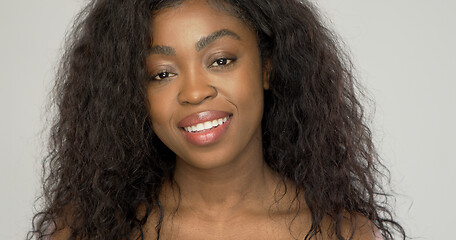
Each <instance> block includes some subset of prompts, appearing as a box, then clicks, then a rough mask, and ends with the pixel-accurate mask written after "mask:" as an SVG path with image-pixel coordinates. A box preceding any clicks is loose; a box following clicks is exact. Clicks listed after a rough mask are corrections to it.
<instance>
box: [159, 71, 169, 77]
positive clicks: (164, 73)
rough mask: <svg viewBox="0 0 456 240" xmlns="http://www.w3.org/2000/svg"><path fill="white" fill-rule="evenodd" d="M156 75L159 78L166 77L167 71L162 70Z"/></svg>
mask: <svg viewBox="0 0 456 240" xmlns="http://www.w3.org/2000/svg"><path fill="white" fill-rule="evenodd" d="M158 76H159V77H160V78H167V77H168V73H167V72H163V73H160V74H158Z"/></svg>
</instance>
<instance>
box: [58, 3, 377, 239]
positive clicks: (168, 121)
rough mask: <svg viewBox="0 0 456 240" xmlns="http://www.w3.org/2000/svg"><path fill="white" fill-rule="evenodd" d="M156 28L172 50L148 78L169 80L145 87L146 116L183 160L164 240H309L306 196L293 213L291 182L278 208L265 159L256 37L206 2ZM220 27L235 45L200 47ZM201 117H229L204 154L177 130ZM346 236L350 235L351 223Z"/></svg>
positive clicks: (161, 20) (173, 12) (364, 230)
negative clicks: (218, 112) (223, 130)
mask: <svg viewBox="0 0 456 240" xmlns="http://www.w3.org/2000/svg"><path fill="white" fill-rule="evenodd" d="M152 29H153V33H152V36H151V37H152V47H156V46H160V47H161V49H162V50H163V49H166V50H168V52H166V51H165V52H164V51H151V53H150V55H149V56H148V57H147V70H148V72H149V74H150V75H151V76H156V74H158V73H160V72H169V73H170V75H169V76H170V77H169V78H166V79H164V80H159V81H155V80H152V81H151V82H150V83H149V85H148V89H147V96H148V100H149V103H150V105H149V110H150V115H151V120H152V125H153V129H154V131H155V133H156V134H157V135H158V137H159V138H160V139H161V140H162V141H163V142H164V143H165V144H166V145H167V146H168V147H169V148H170V149H171V150H172V151H173V152H174V153H176V155H177V158H176V170H175V174H174V178H175V181H176V182H177V183H178V185H179V187H180V191H181V202H180V203H179V206H178V200H177V199H178V192H177V189H176V187H173V185H171V184H169V183H168V184H165V185H164V187H163V191H162V193H161V194H160V199H161V201H162V204H163V207H164V209H165V218H164V221H163V223H162V229H161V234H160V239H165V240H168V239H184V240H192V239H195V240H201V239H205V240H224V239H226V240H228V239H230V240H231V239H245V240H252V239H271V240H272V239H295V238H297V239H303V238H304V236H305V234H306V233H307V232H308V230H309V229H310V226H311V218H310V213H309V211H308V209H307V207H306V206H305V201H304V198H303V196H300V197H301V208H300V210H299V211H298V208H297V206H296V204H292V205H291V207H290V204H291V202H292V199H293V193H294V189H295V186H294V185H293V184H292V183H287V188H288V193H287V194H285V195H284V197H283V198H282V199H281V200H280V201H279V202H278V203H276V199H275V196H276V197H280V196H282V193H283V190H284V187H283V186H282V185H277V184H278V183H279V177H278V176H277V174H276V173H275V172H273V171H272V170H271V169H270V168H269V167H268V166H267V165H266V163H265V162H264V159H263V154H262V152H263V150H262V138H261V118H262V113H263V91H264V90H265V89H268V87H269V85H268V74H267V71H266V69H267V67H266V68H264V70H263V68H262V66H261V61H260V53H259V50H258V42H257V38H256V35H255V33H254V32H253V31H252V30H251V29H250V28H249V27H248V26H247V25H246V24H244V23H243V22H242V21H241V20H239V19H237V18H235V17H233V16H230V15H227V14H226V13H224V12H220V11H218V10H216V9H214V8H213V7H211V6H209V5H207V3H206V1H203V0H201V1H199V0H188V1H185V2H184V3H183V4H181V5H179V6H176V7H172V8H166V9H163V10H161V11H160V12H159V13H158V14H157V15H156V16H155V17H154V19H153V22H152ZM222 29H225V30H229V31H231V32H233V33H235V34H236V35H238V37H239V38H237V37H233V36H232V35H226V36H223V37H221V38H218V39H216V40H215V41H213V42H211V43H209V44H208V45H207V46H205V47H204V48H202V49H199V51H198V50H197V49H196V43H197V42H198V41H199V40H200V39H201V38H204V37H206V36H209V35H210V34H212V33H214V32H217V31H219V30H222ZM170 48H172V49H170ZM170 50H171V51H170ZM233 57H235V58H236V60H235V61H232V62H227V64H226V65H224V66H226V67H223V66H219V65H217V63H215V61H216V60H217V59H219V58H233ZM157 79H158V78H157ZM211 86H214V87H215V88H216V89H217V90H218V91H217V92H216V91H215V90H214V88H213V87H211ZM204 110H221V111H227V112H230V113H232V114H233V116H232V121H231V124H230V126H229V129H228V130H227V132H226V134H225V135H224V136H223V137H222V138H221V139H219V141H218V142H216V143H214V144H211V145H209V146H204V147H198V146H195V145H192V144H190V143H188V142H187V141H186V140H185V139H184V137H183V136H182V134H181V133H180V130H179V129H178V127H177V124H178V122H179V121H181V120H182V119H183V118H184V117H186V116H188V115H189V114H192V113H196V112H200V111H204ZM277 186H279V188H278V189H276V187H277ZM276 190H277V191H276ZM275 193H276V195H275ZM177 206H178V208H177ZM138 212H139V214H141V212H142V211H141V209H140V210H139V211H138ZM296 214H297V215H296ZM157 217H158V215H157V214H156V213H153V214H152V215H151V216H149V218H148V219H149V220H148V222H147V223H146V224H145V226H144V233H145V236H144V237H145V239H156V232H155V226H156V224H157ZM295 217H296V218H295ZM292 219H294V221H293V223H292V224H291V221H292ZM328 224H329V220H328V219H325V220H324V222H323V226H322V230H323V231H324V232H323V234H322V236H325V237H324V239H333V238H330V237H328V232H327V229H328V226H329V225H328ZM358 225H359V226H360V227H359V228H358V229H357V234H356V235H355V238H354V239H363V240H371V239H375V236H374V235H373V233H372V230H371V227H370V226H371V224H370V223H369V221H367V220H365V219H364V218H362V217H360V218H359V220H358ZM343 229H344V232H346V233H347V234H348V229H349V222H348V221H347V222H346V223H344V227H343ZM67 234H68V231H61V232H60V233H58V234H56V235H54V237H53V239H65V235H66V236H67ZM322 236H320V238H319V239H323V238H322ZM347 236H348V235H347ZM379 239H380V238H379Z"/></svg>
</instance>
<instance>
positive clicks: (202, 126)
mask: <svg viewBox="0 0 456 240" xmlns="http://www.w3.org/2000/svg"><path fill="white" fill-rule="evenodd" d="M230 117H231V115H229V116H226V117H224V118H219V119H215V120H212V121H207V122H203V123H198V124H195V125H192V126H188V127H182V129H184V130H185V131H186V132H189V133H202V132H205V131H209V130H211V129H213V128H216V127H218V126H220V125H223V124H224V123H225V122H226V121H228V119H229V118H230Z"/></svg>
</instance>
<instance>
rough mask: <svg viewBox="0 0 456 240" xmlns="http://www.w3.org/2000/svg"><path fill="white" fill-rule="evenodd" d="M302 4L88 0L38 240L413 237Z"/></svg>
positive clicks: (333, 47) (63, 78) (76, 36)
mask: <svg viewBox="0 0 456 240" xmlns="http://www.w3.org/2000/svg"><path fill="white" fill-rule="evenodd" d="M315 11H316V10H315V9H314V8H313V7H312V6H311V4H310V3H308V2H303V3H299V2H297V1H296V0H268V1H265V0H249V1H228V0H226V1H222V0H181V1H164V0H159V1H137V0H126V1H107V0H105V1H93V2H92V3H91V4H90V5H89V6H88V7H87V8H86V9H85V10H84V11H83V13H82V14H81V15H80V23H79V24H78V25H77V26H76V27H75V30H74V33H73V35H71V36H70V44H69V46H68V49H67V52H66V54H65V56H64V58H63V61H62V66H61V71H60V72H59V75H58V81H57V85H56V90H55V92H56V95H55V96H56V97H55V102H56V105H57V107H58V118H57V119H56V121H55V124H54V127H53V128H52V132H51V133H52V135H51V148H50V149H51V151H50V154H49V156H48V158H47V159H46V163H47V164H48V165H46V166H45V167H46V168H45V169H49V172H48V173H47V175H46V179H45V182H44V194H45V195H44V196H45V200H46V202H45V203H46V205H45V208H44V210H43V211H42V212H40V213H38V214H37V215H36V216H35V220H34V226H35V228H34V231H32V232H31V233H30V234H29V238H33V237H37V238H39V239H43V238H45V237H46V236H51V239H366V240H367V239H392V238H393V234H394V231H395V230H394V229H398V232H399V233H400V234H401V235H402V237H403V238H404V239H405V233H404V231H403V230H402V227H401V226H400V225H399V224H398V223H397V222H396V221H394V219H393V218H392V214H391V212H390V210H389V207H388V205H387V203H386V200H387V197H388V195H387V194H385V193H384V192H383V190H382V188H381V186H380V179H379V177H381V176H383V175H382V173H381V172H380V170H381V169H382V165H381V164H380V163H379V162H378V158H377V155H376V152H375V149H374V146H373V145H372V139H371V134H370V131H369V129H368V128H367V127H366V125H365V124H364V119H363V114H362V108H361V105H360V103H359V102H358V100H357V97H356V95H355V94H356V91H355V82H354V79H353V76H352V74H351V71H350V63H349V62H348V61H347V58H346V56H345V55H343V53H342V51H341V50H340V49H339V48H338V46H337V42H336V41H335V39H334V37H333V36H332V35H331V34H330V32H329V31H328V30H327V29H325V27H324V26H323V25H322V23H321V22H320V20H319V19H318V17H317V15H316V13H315Z"/></svg>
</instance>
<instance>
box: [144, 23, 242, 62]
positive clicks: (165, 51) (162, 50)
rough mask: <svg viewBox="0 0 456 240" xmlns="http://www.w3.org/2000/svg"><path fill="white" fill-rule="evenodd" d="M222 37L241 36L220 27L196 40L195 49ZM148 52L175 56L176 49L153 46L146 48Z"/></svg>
mask: <svg viewBox="0 0 456 240" xmlns="http://www.w3.org/2000/svg"><path fill="white" fill-rule="evenodd" d="M222 37H232V38H234V39H236V40H239V41H240V40H241V37H239V35H237V34H236V33H234V32H232V31H230V30H228V29H221V30H218V31H216V32H213V33H211V34H209V35H208V36H206V37H202V38H201V39H200V40H198V42H196V44H195V48H196V51H197V52H199V51H201V50H202V49H203V48H205V47H207V46H208V45H209V44H211V43H213V42H214V41H215V40H217V39H220V38H222ZM150 54H158V55H165V56H176V50H175V49H174V48H172V47H170V46H162V45H158V46H153V47H150V48H149V49H148V50H147V55H150Z"/></svg>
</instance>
